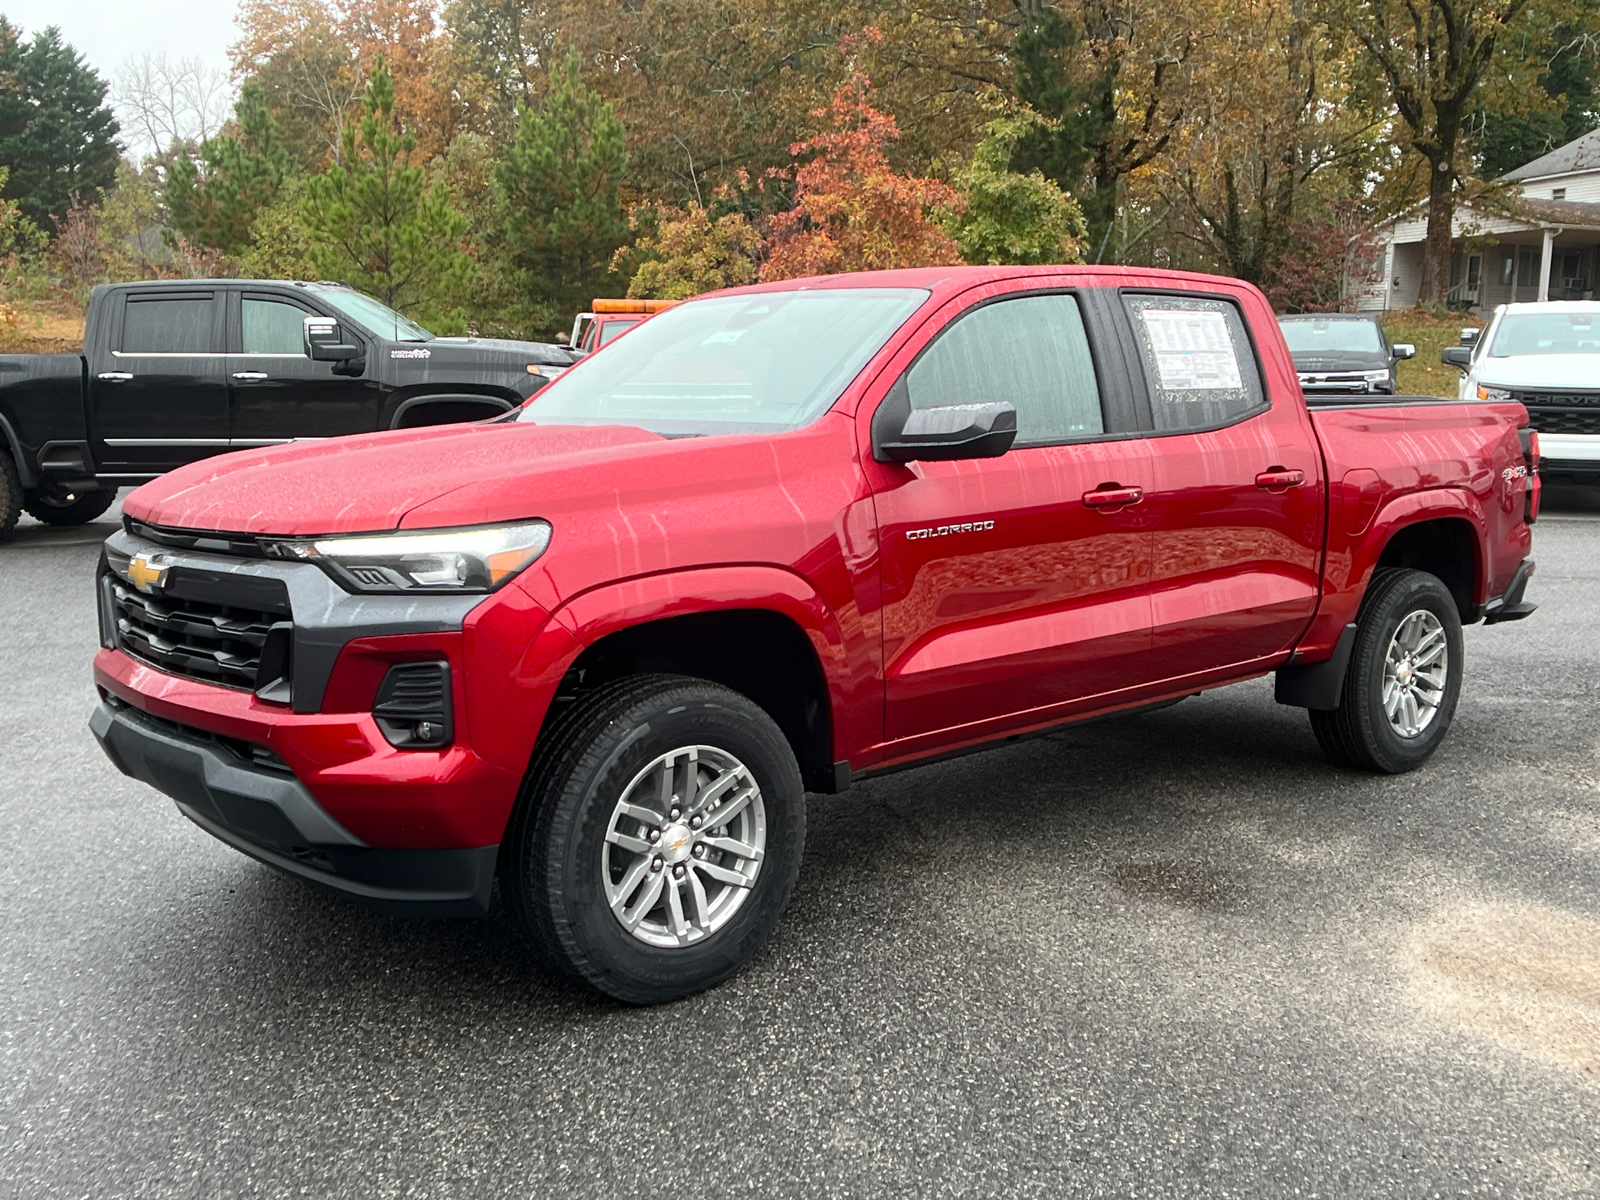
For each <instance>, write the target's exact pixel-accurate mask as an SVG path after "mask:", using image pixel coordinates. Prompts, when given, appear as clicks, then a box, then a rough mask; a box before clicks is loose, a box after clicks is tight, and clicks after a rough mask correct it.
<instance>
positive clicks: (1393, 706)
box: [1383, 679, 1400, 721]
mask: <svg viewBox="0 0 1600 1200" xmlns="http://www.w3.org/2000/svg"><path fill="white" fill-rule="evenodd" d="M1399 707H1400V685H1399V684H1398V683H1396V682H1394V680H1392V679H1390V680H1385V681H1384V685H1383V712H1384V715H1385V716H1387V717H1388V718H1389V720H1391V721H1393V720H1394V719H1395V712H1396V711H1397V710H1398V709H1399Z"/></svg>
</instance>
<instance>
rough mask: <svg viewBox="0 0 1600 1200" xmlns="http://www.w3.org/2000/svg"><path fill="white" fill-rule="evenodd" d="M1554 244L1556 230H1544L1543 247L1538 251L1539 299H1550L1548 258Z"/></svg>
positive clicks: (1551, 253) (1550, 255)
mask: <svg viewBox="0 0 1600 1200" xmlns="http://www.w3.org/2000/svg"><path fill="white" fill-rule="evenodd" d="M1555 244H1556V231H1555V230H1554V229H1546V230H1545V231H1544V248H1543V249H1542V250H1540V251H1539V299H1540V300H1548V299H1550V259H1551V257H1552V255H1553V251H1554V249H1555Z"/></svg>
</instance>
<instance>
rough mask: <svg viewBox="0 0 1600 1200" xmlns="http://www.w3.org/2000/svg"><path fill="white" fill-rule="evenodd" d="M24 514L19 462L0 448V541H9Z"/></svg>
mask: <svg viewBox="0 0 1600 1200" xmlns="http://www.w3.org/2000/svg"><path fill="white" fill-rule="evenodd" d="M21 515H22V483H21V481H20V480H18V479H17V464H16V463H14V462H12V461H11V455H9V454H7V453H6V452H5V450H4V449H0V542H4V541H9V540H10V538H11V535H12V533H13V532H14V531H15V530H16V528H17V518H18V517H20V516H21Z"/></svg>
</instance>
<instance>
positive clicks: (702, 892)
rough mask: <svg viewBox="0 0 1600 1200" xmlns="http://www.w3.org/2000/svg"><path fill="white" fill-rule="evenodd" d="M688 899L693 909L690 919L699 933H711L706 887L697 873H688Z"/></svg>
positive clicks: (709, 907)
mask: <svg viewBox="0 0 1600 1200" xmlns="http://www.w3.org/2000/svg"><path fill="white" fill-rule="evenodd" d="M688 883H689V899H690V901H691V903H692V905H693V908H694V914H693V915H692V916H691V917H690V920H692V921H693V922H694V924H695V927H696V928H697V929H699V930H700V932H701V933H710V932H711V903H710V901H708V900H707V899H706V885H705V884H703V883H701V882H700V876H699V874H698V873H697V872H694V871H690V872H689V873H688Z"/></svg>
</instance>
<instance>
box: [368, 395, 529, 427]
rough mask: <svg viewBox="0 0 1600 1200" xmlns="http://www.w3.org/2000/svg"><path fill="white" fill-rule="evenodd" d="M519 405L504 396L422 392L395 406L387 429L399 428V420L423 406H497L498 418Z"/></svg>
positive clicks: (485, 418) (486, 418)
mask: <svg viewBox="0 0 1600 1200" xmlns="http://www.w3.org/2000/svg"><path fill="white" fill-rule="evenodd" d="M521 403H522V401H520V400H517V401H512V400H507V399H506V398H505V397H504V396H497V395H490V394H488V393H474V392H423V393H421V394H419V395H415V396H407V397H406V398H405V399H404V400H402V401H400V403H399V404H397V405H395V409H394V412H393V413H391V414H390V415H389V425H388V428H390V429H399V428H401V424H400V421H401V418H402V417H404V416H405V415H406V413H408V412H410V411H411V410H412V409H413V408H418V407H420V406H421V405H424V404H476V405H480V406H487V405H495V406H498V408H499V410H500V411H499V413H496V414H494V415H495V416H500V415H504V414H505V413H508V412H510V411H511V410H512V409H513V408H515V407H517V405H518V404H521ZM483 419H484V420H489V419H491V418H490V417H487V416H486V417H484V418H483Z"/></svg>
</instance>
